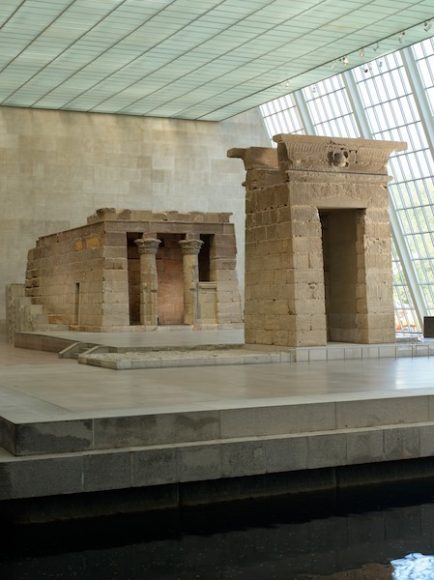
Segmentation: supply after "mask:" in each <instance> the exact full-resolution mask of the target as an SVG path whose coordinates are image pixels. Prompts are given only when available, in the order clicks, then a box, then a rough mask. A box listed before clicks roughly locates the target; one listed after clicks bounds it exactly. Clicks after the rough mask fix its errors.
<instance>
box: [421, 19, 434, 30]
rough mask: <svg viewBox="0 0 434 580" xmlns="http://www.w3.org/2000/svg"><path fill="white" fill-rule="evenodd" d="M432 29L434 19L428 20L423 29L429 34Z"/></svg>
mask: <svg viewBox="0 0 434 580" xmlns="http://www.w3.org/2000/svg"><path fill="white" fill-rule="evenodd" d="M431 27H432V19H430V20H426V21H425V22H424V23H423V29H424V30H425V32H428V30H431Z"/></svg>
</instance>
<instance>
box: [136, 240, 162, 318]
mask: <svg viewBox="0 0 434 580" xmlns="http://www.w3.org/2000/svg"><path fill="white" fill-rule="evenodd" d="M135 243H136V244H137V247H138V249H139V255H140V324H143V326H157V324H158V274H157V262H156V254H157V251H158V247H159V245H160V244H161V240H157V239H156V238H145V239H139V240H135Z"/></svg>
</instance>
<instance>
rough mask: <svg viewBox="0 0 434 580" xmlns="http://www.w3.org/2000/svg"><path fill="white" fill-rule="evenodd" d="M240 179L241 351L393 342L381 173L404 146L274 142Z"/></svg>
mask: <svg viewBox="0 0 434 580" xmlns="http://www.w3.org/2000/svg"><path fill="white" fill-rule="evenodd" d="M274 141H275V142H276V143H277V149H273V148H262V147H250V148H248V149H230V150H229V151H228V156H229V157H236V158H241V159H242V160H243V161H244V165H245V168H246V171H247V177H246V182H245V187H246V279H245V284H246V295H245V333H246V342H247V343H256V344H274V345H282V346H283V345H285V346H316V345H318V346H320V345H325V344H327V342H328V341H339V342H351V343H384V342H394V341H395V331H394V311H393V297H392V262H391V233H390V224H389V214H388V206H389V196H388V192H387V182H388V180H389V176H388V175H387V168H386V164H387V161H388V158H389V155H390V153H391V152H392V151H402V150H404V149H405V148H406V144H405V143H399V142H386V141H367V140H363V139H336V138H331V137H312V136H302V135H276V136H275V137H274Z"/></svg>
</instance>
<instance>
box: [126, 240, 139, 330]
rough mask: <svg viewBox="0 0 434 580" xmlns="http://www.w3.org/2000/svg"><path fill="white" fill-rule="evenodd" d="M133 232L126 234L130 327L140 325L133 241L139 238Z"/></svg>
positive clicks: (136, 257)
mask: <svg viewBox="0 0 434 580" xmlns="http://www.w3.org/2000/svg"><path fill="white" fill-rule="evenodd" d="M140 237H141V236H140V234H137V233H135V232H131V233H130V232H129V233H127V256H128V260H127V261H128V299H129V311H130V325H131V326H134V325H136V324H140V256H139V250H138V248H137V245H136V244H135V243H134V242H135V240H137V239H138V238H140Z"/></svg>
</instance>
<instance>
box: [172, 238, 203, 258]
mask: <svg viewBox="0 0 434 580" xmlns="http://www.w3.org/2000/svg"><path fill="white" fill-rule="evenodd" d="M178 243H179V245H180V246H181V250H182V253H183V255H184V256H186V255H192V256H197V255H198V254H199V251H200V249H201V247H202V245H203V242H202V240H179V242H178Z"/></svg>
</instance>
